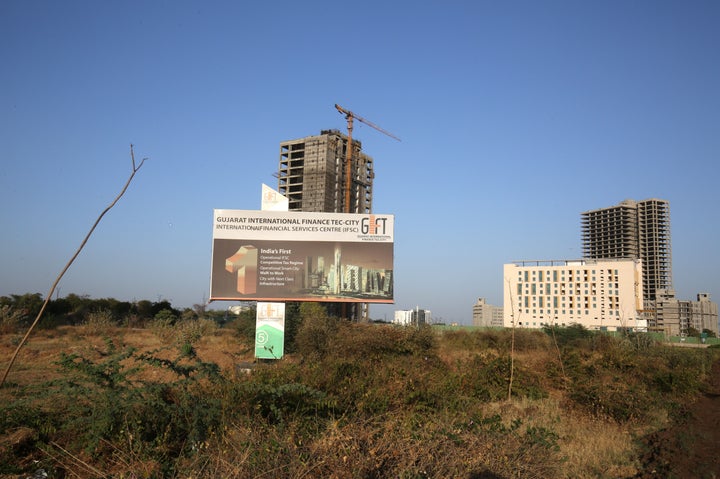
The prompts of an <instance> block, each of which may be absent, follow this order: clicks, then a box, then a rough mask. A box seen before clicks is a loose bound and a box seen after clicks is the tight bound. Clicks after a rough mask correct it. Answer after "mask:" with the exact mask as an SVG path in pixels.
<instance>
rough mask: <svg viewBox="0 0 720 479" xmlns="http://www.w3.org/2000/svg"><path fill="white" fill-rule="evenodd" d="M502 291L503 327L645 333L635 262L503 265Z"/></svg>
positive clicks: (638, 263)
mask: <svg viewBox="0 0 720 479" xmlns="http://www.w3.org/2000/svg"><path fill="white" fill-rule="evenodd" d="M503 290H504V294H503V296H504V301H503V306H504V307H503V311H504V321H503V323H504V326H505V327H512V326H517V327H523V328H541V327H543V326H545V325H553V324H554V325H558V326H569V325H571V324H580V325H582V326H585V327H586V328H588V329H595V330H597V329H602V330H610V331H614V330H617V329H622V328H632V329H635V330H646V329H647V321H646V320H643V319H641V310H642V309H643V283H642V263H641V261H640V260H638V259H629V258H623V259H602V260H601V259H582V260H573V261H569V260H562V261H557V260H552V261H519V262H514V263H511V264H506V265H504V281H503Z"/></svg>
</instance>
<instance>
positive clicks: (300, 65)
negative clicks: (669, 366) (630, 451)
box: [0, 0, 720, 324]
mask: <svg viewBox="0 0 720 479" xmlns="http://www.w3.org/2000/svg"><path fill="white" fill-rule="evenodd" d="M718 25H720V3H718V2H716V1H688V2H680V1H662V0H652V1H633V2H626V1H612V0H611V1H606V2H578V1H527V2H526V1H508V2H490V1H445V2H439V1H428V2H409V1H407V2H404V1H398V2H387V1H386V2H379V1H375V0H370V1H366V2H354V3H353V2H349V3H348V2H340V3H338V2H324V1H305V2H294V1H293V2H290V1H288V2H253V3H247V2H223V1H210V2H200V1H197V2H187V1H154V2H145V1H128V2H96V1H65V2H55V1H19V0H6V1H4V2H1V3H0V61H1V62H2V63H1V64H2V74H1V75H0V81H1V82H2V83H1V84H2V88H1V89H0V144H1V145H2V151H1V152H0V156H1V157H2V168H1V169H0V204H2V208H1V209H0V224H1V225H2V231H3V234H2V235H0V261H1V266H0V295H8V294H23V293H26V292H39V293H42V294H45V293H46V292H47V291H48V290H49V288H50V286H51V285H52V282H53V281H54V279H55V277H56V276H57V274H58V273H59V272H60V271H61V270H62V267H63V266H64V265H65V263H66V262H67V261H68V259H69V258H70V257H71V255H72V254H73V253H74V251H75V250H76V248H77V247H78V245H79V243H80V241H81V240H82V238H83V237H84V236H85V234H86V233H87V231H88V230H89V228H90V226H91V225H92V223H93V222H94V221H95V218H96V217H97V215H98V214H99V213H100V212H101V211H102V210H103V209H104V208H105V207H106V206H107V204H109V203H110V201H112V199H113V198H114V197H115V196H116V195H117V193H118V192H119V191H120V189H121V187H122V186H123V184H124V183H125V181H126V179H127V177H128V176H129V174H130V172H131V164H130V156H129V144H130V143H132V144H134V145H135V154H136V157H137V158H138V159H140V158H143V157H147V158H149V159H148V161H147V162H146V163H145V165H144V166H143V167H142V169H141V170H140V171H139V172H138V174H137V176H136V178H135V180H134V181H133V183H132V185H131V186H130V188H129V190H128V192H127V193H126V195H125V197H123V199H122V200H121V201H120V203H119V204H118V205H117V206H116V207H115V208H114V209H113V210H111V211H110V213H109V214H108V215H106V217H105V218H104V219H103V221H102V223H101V224H100V226H99V227H98V229H97V230H96V232H95V234H94V235H93V237H92V238H91V239H90V241H89V242H88V244H87V246H86V247H85V249H84V251H83V252H82V254H81V255H80V257H79V258H78V259H77V260H76V262H75V263H74V265H73V266H72V267H71V269H70V270H69V271H68V273H67V274H66V275H65V277H64V279H63V281H62V282H61V284H60V292H59V294H60V296H64V295H66V294H68V293H76V294H88V295H90V296H91V297H94V298H102V297H115V298H118V299H121V300H133V299H138V300H139V299H150V300H158V299H167V300H170V301H171V302H172V303H173V305H175V306H176V307H185V306H191V305H192V304H194V303H201V302H202V301H203V300H204V299H207V297H208V294H209V283H210V253H211V246H212V245H211V237H212V210H213V209H214V208H228V209H259V208H260V190H261V184H262V183H266V184H268V185H269V186H272V187H276V186H277V183H276V180H275V178H273V176H272V174H273V173H274V172H275V171H277V167H278V154H279V143H280V142H281V141H284V140H289V139H294V138H300V137H303V136H308V135H314V134H317V133H319V131H320V130H322V129H328V128H336V129H339V130H341V131H345V126H346V123H345V120H344V118H343V117H342V116H341V115H340V114H339V113H338V112H337V111H336V110H335V108H334V106H333V105H334V104H335V103H338V104H340V105H342V106H343V107H345V108H347V109H350V110H352V111H354V112H355V113H357V114H359V115H361V116H363V117H364V118H367V119H369V120H370V121H372V122H374V123H376V124H378V125H379V126H381V127H382V128H384V129H386V130H387V131H390V132H392V133H393V134H395V135H397V136H399V137H400V138H402V142H396V141H394V140H392V139H390V138H388V137H387V136H385V135H382V134H381V133H379V132H377V131H375V130H373V129H372V128H370V127H367V126H365V125H363V124H361V123H356V128H355V131H354V136H355V137H356V138H358V139H360V140H361V141H362V143H363V148H364V151H365V153H367V154H369V155H371V156H372V157H373V158H374V159H375V169H376V180H375V185H374V210H375V212H376V213H392V214H394V215H395V257H396V258H395V271H396V277H395V290H396V295H395V300H396V303H395V305H392V306H373V307H371V313H372V316H374V317H377V318H383V317H387V318H391V317H392V311H393V310H394V309H409V308H414V307H415V306H419V307H421V308H423V307H424V308H426V309H430V310H432V312H433V315H434V316H435V318H436V319H437V318H440V319H442V320H444V321H447V322H450V321H457V322H460V323H465V324H469V323H470V322H471V317H472V305H473V304H474V302H475V301H476V299H477V298H478V297H485V298H487V299H488V301H489V302H490V303H492V304H497V305H501V304H502V289H503V285H502V265H503V264H504V263H507V262H510V261H513V260H522V259H572V258H577V257H579V256H580V255H581V248H580V213H581V212H583V211H586V210H590V209H596V208H602V207H606V206H611V205H615V204H617V203H619V202H620V201H622V200H624V199H627V198H632V199H636V200H641V199H646V198H653V197H654V198H662V199H666V200H669V201H670V206H671V219H672V243H673V244H672V245H673V273H674V275H673V279H674V285H675V289H676V291H677V294H678V297H680V298H682V299H694V296H695V294H696V293H698V292H708V293H710V294H711V296H712V298H713V300H715V301H719V300H720V273H719V272H720V254H718V250H717V245H718V244H720V225H719V224H718V217H719V215H718V207H720V190H719V189H718V188H717V182H718V178H719V177H720V174H719V173H720V166H719V165H720V162H719V161H718V157H719V156H720V87H719V86H718V85H720V29H719V28H718V27H717V26H718ZM224 306H225V304H224V303H215V304H214V305H213V306H212V307H217V308H223V307H224Z"/></svg>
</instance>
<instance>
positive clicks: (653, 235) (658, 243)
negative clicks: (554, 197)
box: [581, 198, 672, 305]
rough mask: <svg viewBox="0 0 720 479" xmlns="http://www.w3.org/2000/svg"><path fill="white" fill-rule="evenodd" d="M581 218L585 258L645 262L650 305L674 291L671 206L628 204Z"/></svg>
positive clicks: (649, 202) (661, 202) (664, 203)
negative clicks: (661, 294) (657, 296)
mask: <svg viewBox="0 0 720 479" xmlns="http://www.w3.org/2000/svg"><path fill="white" fill-rule="evenodd" d="M581 216H582V221H581V224H582V247H583V256H584V257H585V258H592V259H610V258H632V259H640V260H642V269H643V285H644V288H645V296H644V300H645V303H646V305H647V304H649V303H650V302H652V301H654V300H655V292H656V291H657V290H660V289H663V290H666V289H672V248H671V243H670V203H669V202H667V201H665V200H659V199H656V198H652V199H648V200H643V201H634V200H625V201H623V202H621V203H620V204H618V205H616V206H611V207H609V208H601V209H597V210H592V211H586V212H584V213H582V215H581Z"/></svg>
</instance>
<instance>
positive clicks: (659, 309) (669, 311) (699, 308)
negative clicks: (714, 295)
mask: <svg viewBox="0 0 720 479" xmlns="http://www.w3.org/2000/svg"><path fill="white" fill-rule="evenodd" d="M651 307H652V309H649V310H647V311H646V314H647V316H648V322H649V327H650V330H652V331H658V332H663V333H665V334H666V335H667V336H683V335H686V334H687V333H688V332H689V331H690V328H692V329H694V330H695V331H698V332H700V333H702V332H703V331H704V330H707V331H712V332H713V333H715V335H716V336H717V335H718V333H719V328H720V326H718V305H717V303H715V302H713V301H711V300H710V295H709V294H707V293H699V294H698V295H697V301H684V300H680V299H677V298H676V297H675V291H673V290H671V289H659V290H657V295H656V298H655V302H654V303H652V304H651Z"/></svg>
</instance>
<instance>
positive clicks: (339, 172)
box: [277, 130, 375, 320]
mask: <svg viewBox="0 0 720 479" xmlns="http://www.w3.org/2000/svg"><path fill="white" fill-rule="evenodd" d="M350 143H351V145H352V154H351V158H352V165H351V166H350V168H351V172H350V173H351V174H350V175H349V176H348V175H347V167H348V163H347V148H348V137H347V136H346V135H344V134H342V133H340V132H339V131H337V130H322V131H321V132H320V134H319V135H316V136H306V137H304V138H299V139H296V140H288V141H283V142H281V143H280V165H279V168H278V174H277V178H278V191H279V192H280V193H281V194H282V195H284V196H285V197H286V198H287V199H288V202H289V205H288V209H289V210H290V211H310V212H325V213H372V186H373V179H374V177H375V174H374V172H373V160H372V158H371V157H369V156H368V155H366V154H364V153H362V144H361V142H360V141H358V140H356V139H354V138H353V139H352V141H351V142H350ZM348 178H349V179H350V187H349V189H348V186H347V185H348V181H347V180H348ZM346 203H348V206H347V207H346ZM336 262H337V261H336ZM346 274H348V275H351V274H352V270H348V271H347V272H346ZM350 280H352V278H350V279H349V281H350ZM325 307H326V309H327V311H328V312H329V313H330V314H333V315H336V316H341V317H345V318H351V319H355V320H362V319H367V318H368V314H369V313H368V305H367V304H366V303H332V304H326V305H325Z"/></svg>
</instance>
